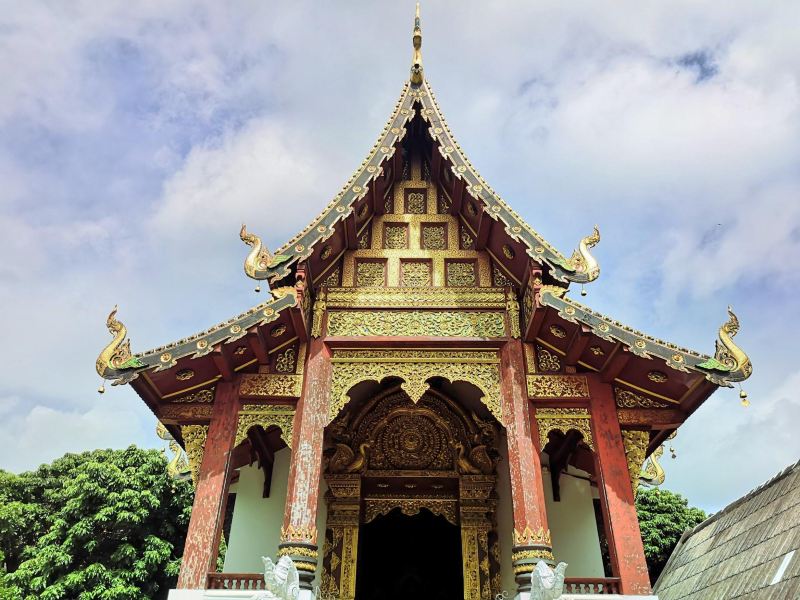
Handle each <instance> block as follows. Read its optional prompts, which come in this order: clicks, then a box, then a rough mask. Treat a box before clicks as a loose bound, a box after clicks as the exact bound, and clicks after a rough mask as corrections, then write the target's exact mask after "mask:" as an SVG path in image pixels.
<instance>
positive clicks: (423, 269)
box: [400, 260, 433, 288]
mask: <svg viewBox="0 0 800 600" xmlns="http://www.w3.org/2000/svg"><path fill="white" fill-rule="evenodd" d="M432 271H433V266H432V264H431V261H429V260H428V261H422V260H404V261H400V283H401V284H402V285H403V286H405V287H416V288H423V287H430V286H431V285H433V273H432Z"/></svg>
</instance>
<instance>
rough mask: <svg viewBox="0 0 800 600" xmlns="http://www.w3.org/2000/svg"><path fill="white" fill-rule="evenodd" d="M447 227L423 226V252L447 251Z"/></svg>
mask: <svg viewBox="0 0 800 600" xmlns="http://www.w3.org/2000/svg"><path fill="white" fill-rule="evenodd" d="M445 228H446V226H445V225H444V224H442V225H423V226H422V240H421V244H420V246H421V247H422V249H423V250H446V249H447V235H446V230H445Z"/></svg>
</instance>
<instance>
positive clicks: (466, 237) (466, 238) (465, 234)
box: [461, 225, 475, 250]
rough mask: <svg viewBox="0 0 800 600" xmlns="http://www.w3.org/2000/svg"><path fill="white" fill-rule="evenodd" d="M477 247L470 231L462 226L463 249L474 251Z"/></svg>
mask: <svg viewBox="0 0 800 600" xmlns="http://www.w3.org/2000/svg"><path fill="white" fill-rule="evenodd" d="M474 247H475V238H473V237H472V235H470V232H469V229H467V228H466V226H465V225H461V249H462V250H473V249H474Z"/></svg>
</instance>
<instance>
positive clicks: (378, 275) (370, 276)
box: [356, 260, 386, 287]
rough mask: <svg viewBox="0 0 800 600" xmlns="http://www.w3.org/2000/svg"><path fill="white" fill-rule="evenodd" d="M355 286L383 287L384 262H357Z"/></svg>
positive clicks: (384, 277) (384, 276)
mask: <svg viewBox="0 0 800 600" xmlns="http://www.w3.org/2000/svg"><path fill="white" fill-rule="evenodd" d="M356 285H357V286H359V287H383V286H385V285H386V261H385V260H359V261H358V262H357V263H356Z"/></svg>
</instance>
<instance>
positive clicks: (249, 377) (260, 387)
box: [239, 373, 303, 398]
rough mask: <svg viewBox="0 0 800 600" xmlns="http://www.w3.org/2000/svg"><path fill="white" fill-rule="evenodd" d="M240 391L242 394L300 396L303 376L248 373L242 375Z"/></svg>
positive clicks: (278, 396)
mask: <svg viewBox="0 0 800 600" xmlns="http://www.w3.org/2000/svg"><path fill="white" fill-rule="evenodd" d="M239 391H240V393H241V395H242V396H263V397H269V398H299V397H300V394H301V393H302V391H303V378H302V376H300V375H271V374H266V373H248V374H245V375H243V376H242V384H241V386H240V388H239Z"/></svg>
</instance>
